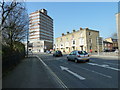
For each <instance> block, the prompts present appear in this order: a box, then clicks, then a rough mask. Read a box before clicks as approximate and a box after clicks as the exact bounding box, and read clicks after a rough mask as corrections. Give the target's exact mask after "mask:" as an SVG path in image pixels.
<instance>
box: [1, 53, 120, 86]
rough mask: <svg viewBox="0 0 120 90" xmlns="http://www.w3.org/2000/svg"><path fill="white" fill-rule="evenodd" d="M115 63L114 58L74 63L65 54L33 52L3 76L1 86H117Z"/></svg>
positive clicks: (92, 59) (117, 70)
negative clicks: (55, 54)
mask: <svg viewBox="0 0 120 90" xmlns="http://www.w3.org/2000/svg"><path fill="white" fill-rule="evenodd" d="M118 67H119V64H118V60H117V59H114V58H99V57H91V59H90V62H86V63H81V62H79V63H75V62H73V61H67V59H66V55H64V56H63V57H53V56H52V54H36V55H34V57H33V58H28V59H26V60H23V61H22V62H21V63H20V64H19V65H18V66H17V67H16V68H15V69H14V70H13V71H12V72H10V73H9V74H8V75H7V76H5V77H4V78H3V88H118V72H120V69H118Z"/></svg>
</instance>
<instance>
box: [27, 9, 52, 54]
mask: <svg viewBox="0 0 120 90" xmlns="http://www.w3.org/2000/svg"><path fill="white" fill-rule="evenodd" d="M53 34H54V32H53V19H52V18H51V17H50V16H48V15H47V10H45V9H41V10H37V11H35V12H32V13H31V14H30V15H29V42H30V45H32V46H31V47H29V50H32V51H34V52H44V51H46V50H50V49H52V48H53V37H54V35H53Z"/></svg>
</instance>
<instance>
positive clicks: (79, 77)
mask: <svg viewBox="0 0 120 90" xmlns="http://www.w3.org/2000/svg"><path fill="white" fill-rule="evenodd" d="M60 68H61V69H62V70H65V71H67V72H69V73H70V74H72V75H74V76H75V77H77V78H78V79H80V80H85V78H84V77H82V76H80V75H78V74H77V73H74V72H72V71H70V70H68V68H66V67H63V66H60Z"/></svg>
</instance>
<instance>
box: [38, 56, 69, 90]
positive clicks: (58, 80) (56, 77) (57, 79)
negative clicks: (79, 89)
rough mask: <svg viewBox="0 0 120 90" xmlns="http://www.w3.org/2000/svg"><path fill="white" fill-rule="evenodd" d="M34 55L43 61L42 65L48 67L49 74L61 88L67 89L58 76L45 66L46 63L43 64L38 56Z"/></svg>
mask: <svg viewBox="0 0 120 90" xmlns="http://www.w3.org/2000/svg"><path fill="white" fill-rule="evenodd" d="M36 57H37V58H38V59H39V60H40V61H41V62H42V63H43V65H44V66H45V67H46V68H47V69H48V71H49V72H50V73H51V75H52V76H54V79H55V80H56V81H57V82H58V83H59V84H60V85H61V86H62V88H65V89H67V90H69V89H68V87H67V86H66V85H65V84H64V83H63V82H62V81H61V80H60V79H59V78H58V76H57V75H56V74H55V73H54V72H53V71H52V70H51V69H50V68H49V67H48V66H47V64H45V63H44V61H43V60H42V59H41V58H40V57H39V56H37V55H36Z"/></svg>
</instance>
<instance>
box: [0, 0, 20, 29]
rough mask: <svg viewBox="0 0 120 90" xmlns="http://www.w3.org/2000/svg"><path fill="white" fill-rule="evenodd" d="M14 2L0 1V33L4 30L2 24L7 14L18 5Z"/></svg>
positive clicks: (13, 0)
mask: <svg viewBox="0 0 120 90" xmlns="http://www.w3.org/2000/svg"><path fill="white" fill-rule="evenodd" d="M15 1H16V0H12V1H11V2H5V0H2V1H0V13H1V15H0V21H1V22H0V31H2V30H3V29H4V27H3V24H4V22H5V20H6V18H7V17H8V15H9V13H10V12H11V11H12V10H13V9H14V8H15V7H16V6H17V5H18V4H19V2H15Z"/></svg>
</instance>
